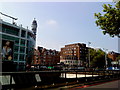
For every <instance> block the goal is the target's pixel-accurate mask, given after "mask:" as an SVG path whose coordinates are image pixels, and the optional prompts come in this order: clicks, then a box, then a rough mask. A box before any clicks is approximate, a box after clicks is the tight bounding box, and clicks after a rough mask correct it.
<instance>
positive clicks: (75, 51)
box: [60, 43, 88, 66]
mask: <svg viewBox="0 0 120 90" xmlns="http://www.w3.org/2000/svg"><path fill="white" fill-rule="evenodd" d="M87 53H88V48H87V47H86V44H84V43H75V44H69V45H65V47H63V48H61V53H60V62H63V63H64V64H65V65H68V66H85V62H87V57H88V56H87Z"/></svg>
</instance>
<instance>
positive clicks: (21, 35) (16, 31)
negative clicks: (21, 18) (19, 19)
mask: <svg viewBox="0 0 120 90" xmlns="http://www.w3.org/2000/svg"><path fill="white" fill-rule="evenodd" d="M0 21H1V26H2V30H0V36H1V37H2V43H1V45H0V46H1V48H2V52H1V55H2V61H3V62H4V61H6V62H7V61H12V62H13V63H16V68H17V70H23V69H25V66H26V64H27V62H29V61H28V59H30V56H31V55H32V53H33V49H34V47H35V40H36V36H35V35H36V34H34V33H33V31H32V30H29V29H28V28H27V29H26V28H23V27H22V25H19V26H17V25H16V24H15V23H14V24H11V23H8V22H5V21H3V20H2V19H1V20H0ZM33 22H35V20H34V21H33Z"/></svg>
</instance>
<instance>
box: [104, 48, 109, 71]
mask: <svg viewBox="0 0 120 90" xmlns="http://www.w3.org/2000/svg"><path fill="white" fill-rule="evenodd" d="M103 50H105V68H106V69H107V52H106V51H108V49H105V48H103Z"/></svg>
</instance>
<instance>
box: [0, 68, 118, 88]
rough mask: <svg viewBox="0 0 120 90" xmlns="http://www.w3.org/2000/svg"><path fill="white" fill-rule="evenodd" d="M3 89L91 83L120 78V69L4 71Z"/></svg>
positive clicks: (1, 81) (1, 80)
mask: <svg viewBox="0 0 120 90" xmlns="http://www.w3.org/2000/svg"><path fill="white" fill-rule="evenodd" d="M1 74H2V75H1V76H0V83H1V85H2V89H3V90H4V89H8V88H9V89H12V88H13V89H16V88H27V87H32V88H37V87H39V88H45V86H46V88H47V87H51V85H52V87H54V86H62V85H68V84H76V83H91V82H93V81H100V80H113V79H120V76H119V75H120V71H117V70H116V71H113V70H111V71H110V70H109V71H104V70H103V71H77V70H76V71H57V70H51V71H26V72H2V73H1Z"/></svg>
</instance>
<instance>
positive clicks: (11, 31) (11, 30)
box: [2, 25, 19, 36]
mask: <svg viewBox="0 0 120 90" xmlns="http://www.w3.org/2000/svg"><path fill="white" fill-rule="evenodd" d="M2 31H3V32H5V33H8V34H12V35H15V36H18V35H19V29H17V28H13V27H9V26H6V25H3V28H2Z"/></svg>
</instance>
